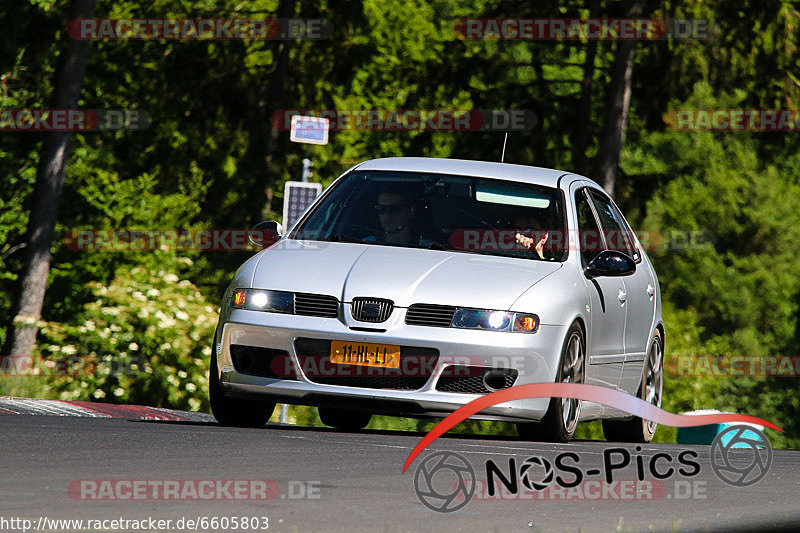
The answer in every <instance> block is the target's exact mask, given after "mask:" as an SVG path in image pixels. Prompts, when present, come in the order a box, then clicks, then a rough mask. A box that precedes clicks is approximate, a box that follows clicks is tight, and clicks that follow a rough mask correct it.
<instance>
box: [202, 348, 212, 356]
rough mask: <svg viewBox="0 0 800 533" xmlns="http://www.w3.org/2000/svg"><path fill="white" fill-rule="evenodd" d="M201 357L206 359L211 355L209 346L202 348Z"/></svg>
mask: <svg viewBox="0 0 800 533" xmlns="http://www.w3.org/2000/svg"><path fill="white" fill-rule="evenodd" d="M203 355H205V356H206V357H208V356H210V355H211V346H204V347H203Z"/></svg>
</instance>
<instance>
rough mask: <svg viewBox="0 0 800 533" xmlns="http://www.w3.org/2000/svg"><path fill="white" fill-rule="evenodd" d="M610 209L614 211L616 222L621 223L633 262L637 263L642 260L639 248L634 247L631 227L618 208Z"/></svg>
mask: <svg viewBox="0 0 800 533" xmlns="http://www.w3.org/2000/svg"><path fill="white" fill-rule="evenodd" d="M611 208H612V209H613V210H614V213H615V214H616V215H617V220H619V221H620V222H622V227H623V229H624V230H625V236H626V238H627V240H628V243H629V245H630V248H631V250H633V255H631V257H633V260H634V261H636V262H637V263H638V262H639V261H641V260H642V255H641V254H640V253H639V246H637V245H636V239H635V238H634V237H633V230H632V229H631V225H630V224H628V221H627V220H625V217H624V216H623V215H622V212H621V211H620V210H619V208H618V207H617V206H615V205H613V204H612V205H611Z"/></svg>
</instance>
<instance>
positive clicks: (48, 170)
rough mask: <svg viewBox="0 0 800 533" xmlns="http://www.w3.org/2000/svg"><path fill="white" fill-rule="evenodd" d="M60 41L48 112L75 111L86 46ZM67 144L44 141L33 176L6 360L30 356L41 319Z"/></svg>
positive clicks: (76, 8)
mask: <svg viewBox="0 0 800 533" xmlns="http://www.w3.org/2000/svg"><path fill="white" fill-rule="evenodd" d="M95 5H96V0H73V2H72V18H93V17H94V11H95ZM64 38H65V39H66V45H65V46H66V49H65V51H64V56H63V58H62V60H61V61H60V64H59V69H58V73H57V75H56V84H55V89H54V93H55V98H54V102H53V104H54V105H53V109H76V108H77V107H78V100H79V98H80V94H81V85H82V83H83V73H84V70H85V68H86V57H87V55H88V52H89V44H90V41H77V40H75V41H72V40H70V38H69V37H68V36H66V35H65V37H64ZM71 138H72V134H71V132H68V131H53V132H48V133H47V134H46V135H45V139H44V144H43V145H42V151H41V155H40V157H39V167H38V169H37V172H36V187H35V189H34V193H33V204H32V206H31V213H30V219H29V221H28V232H27V241H28V243H27V246H26V248H25V256H24V260H23V265H22V272H21V274H20V281H19V285H18V287H19V288H18V290H19V294H18V295H17V298H16V300H15V302H14V309H13V311H12V316H14V319H13V321H12V324H11V326H10V327H9V330H8V332H9V333H8V337H7V338H6V343H5V349H4V350H3V351H4V353H6V354H10V355H30V353H31V351H32V350H33V346H34V344H35V342H36V333H37V331H38V328H37V326H36V322H37V321H38V320H39V319H40V317H41V314H42V305H43V303H44V293H45V290H46V288H47V277H48V274H49V272H50V247H51V246H52V243H53V232H54V230H55V226H56V213H57V211H58V203H59V199H60V197H61V189H62V186H63V184H64V170H65V167H66V163H67V155H68V153H69V144H70V140H71Z"/></svg>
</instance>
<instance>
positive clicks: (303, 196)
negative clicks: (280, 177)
mask: <svg viewBox="0 0 800 533" xmlns="http://www.w3.org/2000/svg"><path fill="white" fill-rule="evenodd" d="M320 192H322V184H321V183H304V182H302V181H287V182H286V185H284V187H283V227H284V228H286V229H287V230H288V229H289V228H291V227H292V226H294V223H295V222H297V220H298V219H299V218H300V216H301V215H302V214H303V213H304V212H305V210H306V209H308V206H310V205H311V203H312V202H313V201H314V200H315V199H316V198H317V196H319V193H320Z"/></svg>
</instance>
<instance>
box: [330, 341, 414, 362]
mask: <svg viewBox="0 0 800 533" xmlns="http://www.w3.org/2000/svg"><path fill="white" fill-rule="evenodd" d="M331 362H332V363H338V364H340V365H362V366H376V367H379V368H400V347H399V346H395V345H393V344H372V343H370V342H343V341H332V342H331Z"/></svg>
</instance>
